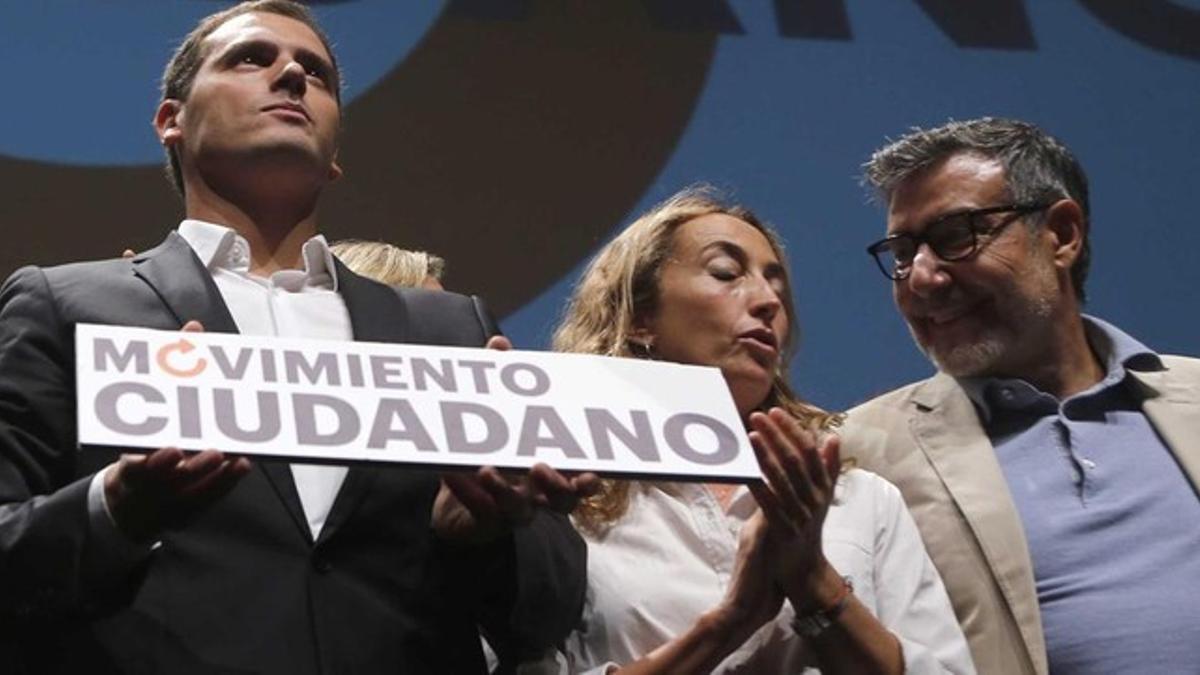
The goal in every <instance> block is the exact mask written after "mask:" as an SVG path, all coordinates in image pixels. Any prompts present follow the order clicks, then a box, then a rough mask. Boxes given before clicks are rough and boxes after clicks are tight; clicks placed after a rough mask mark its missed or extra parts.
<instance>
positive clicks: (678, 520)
mask: <svg viewBox="0 0 1200 675" xmlns="http://www.w3.org/2000/svg"><path fill="white" fill-rule="evenodd" d="M795 336H796V330H795V313H794V309H793V305H792V296H791V285H790V282H789V278H788V269H787V264H786V261H785V259H784V256H783V251H782V248H781V246H780V243H779V240H778V239H777V237H776V236H775V234H773V233H772V232H771V230H770V229H769V228H768V227H767V226H765V225H764V224H763V223H762V222H760V221H759V220H758V219H757V218H756V217H755V216H754V215H753V214H752V213H750V212H749V211H748V210H746V209H744V208H742V207H739V206H732V205H727V204H725V203H723V202H722V201H720V199H718V198H717V197H715V196H714V195H713V194H712V192H711V191H709V190H706V189H690V190H685V191H684V192H681V193H679V194H677V195H675V196H674V197H672V198H671V199H669V200H667V201H666V202H664V203H663V204H661V205H659V206H658V207H656V208H654V209H652V210H651V211H650V212H649V213H647V214H645V215H644V216H642V217H641V218H639V219H638V220H637V221H636V222H634V223H633V224H632V225H630V226H629V227H628V228H627V229H626V230H625V231H624V232H622V233H621V234H620V235H619V236H618V237H617V238H616V239H615V240H614V241H613V242H612V243H610V244H609V245H608V246H606V247H605V248H604V249H603V250H602V251H601V252H600V253H599V255H597V256H596V258H595V260H593V262H592V263H591V265H590V266H589V267H588V269H587V271H586V272H585V273H584V275H583V278H582V279H581V281H580V282H579V284H578V286H577V288H576V290H575V294H574V297H573V298H572V300H571V302H570V305H569V307H568V310H567V313H566V318H565V319H564V321H563V323H562V325H561V326H560V327H559V329H558V331H557V333H556V335H555V339H554V346H555V348H556V349H557V350H560V351H570V352H586V353H593V354H606V355H610V356H622V357H638V358H652V359H661V360H666V361H676V362H681V363H691V364H701V365H710V366H716V367H718V368H720V369H721V372H722V374H723V375H724V377H725V380H726V382H727V383H728V385H729V388H730V391H731V393H732V394H733V399H734V402H735V403H736V405H737V407H738V410H739V412H740V413H741V415H742V417H743V420H744V421H745V424H746V429H747V431H748V433H749V437H750V440H751V442H752V445H753V446H754V447H755V451H756V453H757V457H758V460H759V464H760V466H761V468H762V470H763V475H764V482H763V483H759V484H756V485H751V486H749V490H747V489H745V488H741V489H735V488H732V487H730V486H725V485H699V484H676V483H652V482H618V481H608V482H606V483H605V484H604V487H603V489H602V491H601V492H600V493H599V494H598V495H596V496H594V497H592V498H591V499H589V500H585V502H584V503H583V504H582V505H581V507H580V508H579V509H578V510H577V511H576V514H575V518H576V524H577V526H578V527H579V528H580V530H581V531H582V532H583V533H584V536H585V538H586V540H587V542H588V547H589V553H588V598H587V605H586V607H585V610H584V617H583V621H582V625H581V626H580V627H579V629H578V630H577V631H575V632H574V633H573V634H572V635H571V637H570V638H569V639H568V641H567V643H566V644H565V645H563V648H562V650H561V651H560V652H559V653H557V654H554V655H553V658H547V659H546V660H544V661H543V662H541V663H539V664H537V665H536V666H533V665H531V666H529V667H528V668H527V670H528V671H530V672H538V671H540V672H570V673H580V672H596V673H608V672H620V673H630V674H632V673H693V672H696V673H699V672H711V671H715V672H733V671H737V672H750V673H797V672H806V671H807V669H809V668H815V669H819V670H820V671H821V672H826V673H900V672H910V673H942V672H953V673H972V672H974V668H973V666H972V664H971V661H970V656H969V654H968V651H967V646H966V642H965V640H964V639H963V635H962V632H961V630H960V629H959V627H958V624H957V622H956V621H955V617H954V614H953V611H952V609H951V606H950V603H949V600H948V599H947V597H946V593H945V590H944V588H943V587H942V583H941V580H940V579H939V578H938V575H937V572H936V571H935V569H934V567H933V565H932V563H931V562H930V561H929V558H928V556H927V555H926V554H925V550H924V548H923V547H922V544H921V539H920V537H919V535H918V533H917V530H916V527H915V526H914V524H913V522H912V519H911V517H910V516H909V514H908V512H907V511H906V510H905V508H904V504H903V502H902V501H901V498H900V496H899V493H898V492H897V490H896V489H895V488H894V487H893V486H892V485H891V484H889V483H887V482H885V481H884V480H883V479H881V478H879V477H877V476H875V475H874V474H869V473H866V472H864V471H860V470H855V469H850V470H847V471H842V470H841V467H840V462H839V460H838V444H837V439H836V436H834V435H833V434H832V433H831V429H832V428H833V427H834V426H836V423H837V420H838V418H837V417H836V416H835V415H831V414H830V413H827V412H825V411H823V410H821V409H819V408H817V407H815V406H813V405H811V404H808V403H805V402H803V401H802V400H801V399H800V398H798V397H797V396H796V395H795V394H794V393H793V392H792V390H791V388H790V387H789V385H788V382H787V380H786V376H785V373H786V372H787V364H788V360H789V357H790V356H791V353H792V348H793V345H794V344H795ZM835 486H836V487H835Z"/></svg>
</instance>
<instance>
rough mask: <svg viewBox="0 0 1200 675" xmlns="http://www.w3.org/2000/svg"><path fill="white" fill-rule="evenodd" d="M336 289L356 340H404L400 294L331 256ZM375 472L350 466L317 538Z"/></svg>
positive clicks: (352, 504)
mask: <svg viewBox="0 0 1200 675" xmlns="http://www.w3.org/2000/svg"><path fill="white" fill-rule="evenodd" d="M334 267H335V268H336V270H337V280H338V281H337V283H338V292H339V293H340V294H341V295H342V299H343V300H344V301H345V303H346V311H347V312H349V314H350V327H351V330H352V332H353V333H354V339H355V340H356V341H360V342H405V341H407V337H408V329H407V326H408V312H407V309H406V308H405V305H404V302H403V301H402V300H401V299H400V296H399V295H397V294H396V292H395V291H394V290H392V289H391V288H389V287H387V286H384V285H383V284H379V283H376V282H374V281H371V280H369V279H365V278H363V277H361V276H359V275H357V274H354V273H353V272H351V271H350V270H348V269H346V266H345V265H343V264H342V263H341V261H339V260H337V259H336V258H335V259H334ZM376 476H378V471H377V470H375V469H371V468H368V467H363V466H351V467H350V470H349V471H347V472H346V478H345V480H344V481H343V482H342V487H341V489H340V490H338V494H337V497H335V498H334V500H333V506H332V507H331V508H330V510H329V516H328V518H326V519H325V525H324V526H323V527H322V528H321V534H320V536H319V537H318V541H325V540H327V539H329V538H330V537H332V536H333V535H334V533H335V532H337V530H338V528H339V527H341V526H342V524H343V523H345V522H346V520H347V519H348V518H349V517H350V515H351V514H352V513H353V512H354V509H355V508H357V506H358V505H359V503H361V502H362V499H363V497H365V496H366V494H367V492H368V491H369V489H370V487H371V484H372V483H373V482H374V481H375V478H376Z"/></svg>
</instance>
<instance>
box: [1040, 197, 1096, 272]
mask: <svg viewBox="0 0 1200 675" xmlns="http://www.w3.org/2000/svg"><path fill="white" fill-rule="evenodd" d="M1044 228H1045V231H1046V234H1047V235H1048V236H1049V237H1050V241H1051V244H1052V246H1053V255H1054V266H1055V267H1057V268H1059V269H1060V270H1063V271H1064V272H1065V271H1069V270H1070V269H1071V267H1072V266H1073V265H1074V264H1075V261H1076V260H1077V259H1078V258H1079V254H1080V252H1081V251H1083V241H1084V238H1085V237H1087V220H1086V219H1085V218H1084V215H1083V208H1082V207H1080V206H1079V204H1078V203H1077V202H1076V201H1075V200H1073V199H1060V200H1058V201H1057V202H1055V203H1054V204H1053V205H1052V206H1051V207H1050V208H1049V209H1047V210H1046V216H1045V225H1044Z"/></svg>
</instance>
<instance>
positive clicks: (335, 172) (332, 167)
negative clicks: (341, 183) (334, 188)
mask: <svg viewBox="0 0 1200 675" xmlns="http://www.w3.org/2000/svg"><path fill="white" fill-rule="evenodd" d="M342 173H343V172H342V165H341V164H338V158H337V153H336V152H335V153H334V154H333V159H332V160H330V162H329V182H330V183H332V182H333V181H335V180H337V179H339V178H341V177H342Z"/></svg>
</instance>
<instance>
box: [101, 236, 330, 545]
mask: <svg viewBox="0 0 1200 675" xmlns="http://www.w3.org/2000/svg"><path fill="white" fill-rule="evenodd" d="M179 235H180V236H181V237H183V239H184V240H185V241H186V242H187V243H188V245H189V246H191V247H192V250H193V251H194V252H195V253H196V256H197V257H198V258H200V262H201V263H202V264H203V265H204V266H205V267H206V268H207V269H208V271H209V272H210V273H211V274H212V277H213V281H214V282H215V283H216V285H217V290H218V291H220V293H221V299H222V300H224V301H225V306H226V307H228V308H229V314H230V315H231V316H232V317H233V321H234V323H235V324H237V327H238V331H239V332H240V333H242V334H243V335H271V336H278V337H305V338H318V339H326V340H350V339H353V332H352V330H351V326H350V314H349V312H348V311H347V310H346V303H345V302H344V301H343V300H342V296H341V295H339V294H338V293H337V270H336V268H335V267H334V264H333V254H332V253H330V251H329V246H328V244H327V243H326V241H325V238H324V237H323V236H321V235H317V236H315V237H313V238H312V239H309V240H308V241H306V242H304V246H303V248H302V250H301V257H302V260H303V263H304V268H303V269H296V270H280V271H278V272H275V273H273V274H271V276H269V277H259V276H255V275H252V274H250V245H249V244H248V243H247V242H246V239H245V238H244V237H242V236H241V235H239V234H238V233H237V232H235V231H234V230H232V229H230V228H228V227H223V226H221V225H214V224H212V223H206V222H202V221H199V220H190V219H189V220H185V221H183V222H182V223H181V224H180V225H179ZM217 449H218V450H219V449H220V448H217ZM291 469H292V477H293V479H294V480H295V481H296V491H297V492H298V493H299V495H300V503H301V504H302V505H303V507H304V515H305V517H306V518H307V520H308V525H309V528H310V529H311V531H312V536H313V539H314V540H315V539H316V538H317V537H318V536H320V533H321V527H322V526H323V525H324V524H325V519H326V518H327V517H328V516H329V510H330V508H332V506H333V500H334V498H335V497H336V496H337V493H338V489H340V488H341V485H342V481H343V480H345V477H346V471H347V468H346V467H344V466H326V465H311V464H292V465H291ZM107 471H108V469H105V470H104V471H102V472H100V473H99V474H97V475H96V478H95V479H93V481H92V484H91V486H90V490H89V495H88V497H89V503H90V505H91V510H92V514H93V518H92V522H93V527H96V526H97V517H96V516H97V509H99V511H100V515H104V516H106V518H105V519H106V520H109V521H110V522H109V523H108V524H107V525H109V526H111V514H109V511H108V508H107V504H105V503H104V490H103V479H104V474H105V473H107ZM103 525H105V524H101V527H100V528H99V529H100V530H101V532H103V531H104V530H107V529H111V527H104V526H103ZM102 536H103V535H102Z"/></svg>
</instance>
